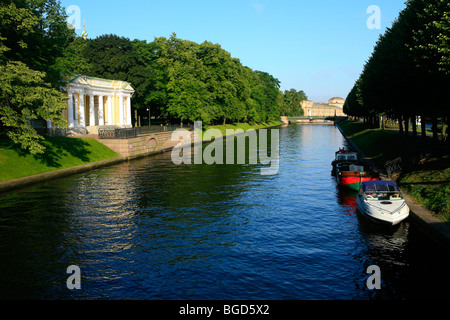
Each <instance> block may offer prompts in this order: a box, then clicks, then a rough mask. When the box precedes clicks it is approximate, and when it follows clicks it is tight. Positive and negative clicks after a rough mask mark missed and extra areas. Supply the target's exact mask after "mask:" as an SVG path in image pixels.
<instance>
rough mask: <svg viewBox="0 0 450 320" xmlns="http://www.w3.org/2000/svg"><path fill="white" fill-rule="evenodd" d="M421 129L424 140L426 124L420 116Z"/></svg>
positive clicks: (423, 116)
mask: <svg viewBox="0 0 450 320" xmlns="http://www.w3.org/2000/svg"><path fill="white" fill-rule="evenodd" d="M420 121H421V124H420V125H421V127H422V138H423V139H425V138H426V137H427V123H426V117H425V115H421V116H420Z"/></svg>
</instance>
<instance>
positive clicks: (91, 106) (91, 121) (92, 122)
mask: <svg viewBox="0 0 450 320" xmlns="http://www.w3.org/2000/svg"><path fill="white" fill-rule="evenodd" d="M89 125H90V126H95V104H94V95H93V94H90V95H89Z"/></svg>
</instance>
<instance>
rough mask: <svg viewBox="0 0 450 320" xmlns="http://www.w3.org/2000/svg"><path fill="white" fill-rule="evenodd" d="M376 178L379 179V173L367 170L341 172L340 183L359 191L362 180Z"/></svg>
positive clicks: (373, 179)
mask: <svg viewBox="0 0 450 320" xmlns="http://www.w3.org/2000/svg"><path fill="white" fill-rule="evenodd" d="M375 180H379V178H378V176H377V175H373V174H369V173H366V172H339V183H340V184H341V185H343V186H346V187H348V188H350V189H351V190H355V191H359V188H360V187H361V183H362V182H365V181H375Z"/></svg>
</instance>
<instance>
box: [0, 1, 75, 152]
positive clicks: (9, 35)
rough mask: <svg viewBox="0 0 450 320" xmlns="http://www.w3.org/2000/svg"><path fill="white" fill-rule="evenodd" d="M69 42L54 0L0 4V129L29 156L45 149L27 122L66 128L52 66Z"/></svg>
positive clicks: (61, 102) (68, 33)
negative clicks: (40, 121)
mask: <svg viewBox="0 0 450 320" xmlns="http://www.w3.org/2000/svg"><path fill="white" fill-rule="evenodd" d="M70 38H71V33H70V31H69V30H68V28H67V25H66V22H65V19H64V15H63V10H62V8H61V7H60V5H59V3H57V2H56V1H53V0H48V1H37V0H36V1H20V0H17V1H8V2H7V3H5V2H2V3H1V4H0V128H1V127H3V130H5V131H6V134H7V136H8V137H9V138H11V139H12V140H13V141H14V142H15V143H17V144H19V145H20V146H21V147H22V148H23V149H25V150H29V151H30V152H31V153H33V154H39V153H43V150H44V149H45V147H44V146H43V145H42V144H41V143H40V140H42V137H41V136H40V135H39V134H38V133H37V132H36V131H35V130H34V129H33V128H32V127H31V123H30V120H31V119H44V120H47V121H52V122H54V123H55V124H56V125H58V126H60V127H65V125H66V124H65V121H64V120H62V111H63V110H64V107H65V105H64V96H63V94H62V93H61V92H60V91H59V90H58V89H56V88H58V86H59V84H60V78H61V77H60V76H59V75H57V74H58V72H57V71H58V70H57V69H56V68H54V67H53V66H54V64H55V61H56V59H57V57H58V55H60V54H61V52H62V48H63V47H64V46H65V45H66V44H67V43H68V42H69V41H70Z"/></svg>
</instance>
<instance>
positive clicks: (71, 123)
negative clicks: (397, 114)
mask: <svg viewBox="0 0 450 320" xmlns="http://www.w3.org/2000/svg"><path fill="white" fill-rule="evenodd" d="M68 95H69V101H68V102H67V115H68V118H67V121H68V122H69V128H73V127H74V126H75V125H74V121H73V92H71V91H69V93H68Z"/></svg>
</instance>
